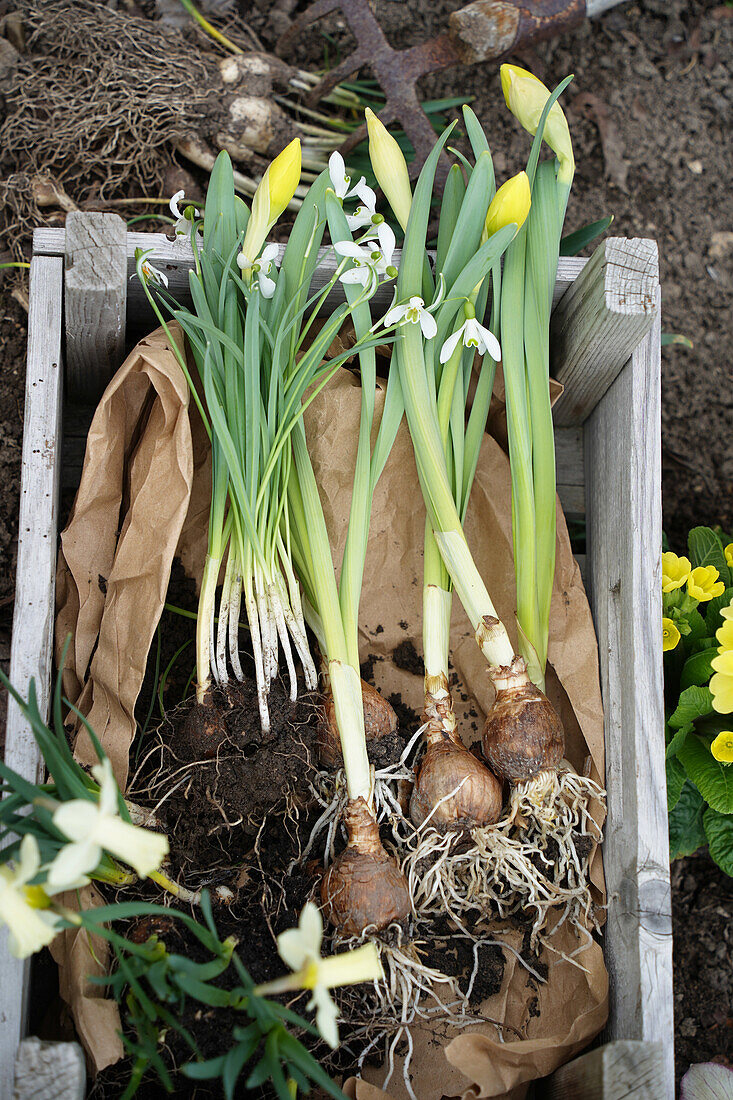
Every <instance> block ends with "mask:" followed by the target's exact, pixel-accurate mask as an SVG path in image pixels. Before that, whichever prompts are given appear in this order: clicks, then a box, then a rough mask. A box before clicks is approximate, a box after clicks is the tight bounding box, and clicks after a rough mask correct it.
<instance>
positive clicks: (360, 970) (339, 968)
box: [255, 901, 384, 1049]
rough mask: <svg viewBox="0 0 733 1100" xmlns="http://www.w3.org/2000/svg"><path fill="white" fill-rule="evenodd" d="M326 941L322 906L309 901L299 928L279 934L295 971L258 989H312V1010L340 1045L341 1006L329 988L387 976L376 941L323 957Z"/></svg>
mask: <svg viewBox="0 0 733 1100" xmlns="http://www.w3.org/2000/svg"><path fill="white" fill-rule="evenodd" d="M322 944H323V920H322V918H321V913H320V910H319V909H318V907H317V906H316V905H314V904H313V902H312V901H309V902H306V904H305V905H304V906H303V910H302V912H301V914H300V920H299V921H298V927H297V928H289V929H288V930H287V931H286V932H281V933H280V935H279V936H278V937H277V950H278V954H279V955H280V958H281V959H282V961H283V962H284V963H285V965H286V966H289V967H290V969H291V970H292V971H293V973H292V974H287V975H286V976H285V977H284V978H276V979H275V980H274V981H272V982H267V983H265V984H264V985H259V986H257V987H256V989H255V993H257V994H259V995H261V996H267V995H268V994H277V993H287V992H290V991H291V990H295V989H309V990H311V991H312V994H313V995H312V997H311V999H310V1001H309V1002H308V1005H307V1008H308V1011H312V1010H313V1009H315V1012H316V1027H317V1028H318V1031H319V1034H320V1035H321V1036H322V1038H323V1039H325V1040H326V1042H327V1043H328V1045H329V1046H330V1047H332V1048H333V1049H335V1048H336V1047H337V1046H338V1041H339V1039H338V1008H337V1007H336V1004H335V1002H334V1000H333V998H332V997H331V995H330V993H329V992H328V991H329V989H336V988H338V987H339V986H344V985H357V984H358V983H359V982H371V981H378V980H379V979H380V978H383V977H384V971H383V970H382V964H381V962H380V960H379V952H378V951H377V948H376V946H375V945H374V944H373V943H367V944H364V945H363V946H361V947H357V948H355V949H354V950H353V951H345V952H343V953H342V954H340V955H331V956H329V958H327V959H323V958H321V946H322Z"/></svg>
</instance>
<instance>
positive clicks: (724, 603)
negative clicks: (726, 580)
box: [705, 587, 733, 634]
mask: <svg viewBox="0 0 733 1100" xmlns="http://www.w3.org/2000/svg"><path fill="white" fill-rule="evenodd" d="M731 603H733V587H730V588H726V590H725V592H723V593H722V594H721V595H720V596H716V597H715V598H714V599H712V600H708V605H707V607H706V608H705V625H706V627H707V629H708V633H709V634H715V631H716V630H719V629H720V627H721V626H722V624H723V616H722V615H721V614H720V612H721V610H722V608H724V607H728V606H729V604H731Z"/></svg>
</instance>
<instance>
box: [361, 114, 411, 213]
mask: <svg viewBox="0 0 733 1100" xmlns="http://www.w3.org/2000/svg"><path fill="white" fill-rule="evenodd" d="M364 114H365V115H366V123H367V130H368V131H369V159H370V161H371V162H372V168H373V169H374V175H375V176H376V178H377V183H378V184H379V186H380V187H381V188H382V190H383V191H384V194H385V197H386V199H387V202H388V203H389V205H390V206H391V207H392V209H393V210H394V214H395V217H396V218H397V221H398V222H399V223H400V225H401V226H402V228H403V229H405V228H406V227H407V219H408V218H409V216H410V207H411V206H412V188H411V187H410V175H409V172H408V171H407V162H406V160H405V158H404V156H403V153H402V150H401V149H400V147H399V145H398V144H397V142H396V141H395V139H394V138H393V137H392V135H391V134H390V133H389V132H388V130H387V129H386V127H385V126H384V123H382V122H380V121H379V119H378V118H377V116H376V115H375V114H374V111H372V110H370V108H369V107H367V109H366V110H365V112H364Z"/></svg>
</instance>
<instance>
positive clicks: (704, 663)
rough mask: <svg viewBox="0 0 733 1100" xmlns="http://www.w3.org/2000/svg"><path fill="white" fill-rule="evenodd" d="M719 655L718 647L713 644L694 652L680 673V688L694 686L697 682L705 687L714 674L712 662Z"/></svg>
mask: <svg viewBox="0 0 733 1100" xmlns="http://www.w3.org/2000/svg"><path fill="white" fill-rule="evenodd" d="M717 656H718V647H717V646H712V647H711V648H708V649H702V650H700V652H699V653H693V654H692V656H690V657H688V658H687V660H686V661H685V663H684V665H683V666H682V672H681V673H680V688H681V689H682V690H684V689H685V688H688V687H692V685H693V684H697V685H699V686H700V687H703V686H704V685H705V684H707V682H708V681H709V679H710V677H711V676H712V674H713V665H712V662H713V660H714V659H715V657H717Z"/></svg>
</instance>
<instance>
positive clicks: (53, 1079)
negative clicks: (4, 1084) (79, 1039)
mask: <svg viewBox="0 0 733 1100" xmlns="http://www.w3.org/2000/svg"><path fill="white" fill-rule="evenodd" d="M86 1083H87V1070H86V1065H85V1063H84V1052H83V1051H82V1049H81V1047H80V1046H79V1044H78V1043H51V1042H44V1041H42V1040H41V1039H36V1038H35V1036H32V1037H31V1038H29V1039H24V1040H23V1042H22V1043H21V1044H20V1047H19V1049H18V1057H17V1059H16V1062H15V1089H14V1091H13V1100H84V1094H85V1092H86Z"/></svg>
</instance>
